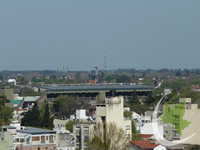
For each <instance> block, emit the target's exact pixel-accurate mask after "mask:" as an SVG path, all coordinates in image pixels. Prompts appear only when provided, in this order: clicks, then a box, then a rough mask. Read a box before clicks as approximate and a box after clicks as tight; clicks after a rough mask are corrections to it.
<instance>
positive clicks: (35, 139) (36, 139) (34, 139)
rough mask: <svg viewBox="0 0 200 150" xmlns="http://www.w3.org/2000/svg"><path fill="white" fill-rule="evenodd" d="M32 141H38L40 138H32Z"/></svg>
mask: <svg viewBox="0 0 200 150" xmlns="http://www.w3.org/2000/svg"><path fill="white" fill-rule="evenodd" d="M32 141H40V137H39V136H35V137H32Z"/></svg>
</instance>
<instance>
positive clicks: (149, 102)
mask: <svg viewBox="0 0 200 150" xmlns="http://www.w3.org/2000/svg"><path fill="white" fill-rule="evenodd" d="M155 100H156V99H155V98H154V97H153V95H152V93H149V94H148V95H147V97H146V99H145V103H146V104H147V105H150V104H151V103H152V102H154V101H155Z"/></svg>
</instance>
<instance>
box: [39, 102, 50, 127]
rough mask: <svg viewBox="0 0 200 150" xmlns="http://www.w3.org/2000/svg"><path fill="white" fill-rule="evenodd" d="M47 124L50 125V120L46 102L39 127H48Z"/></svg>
mask: <svg viewBox="0 0 200 150" xmlns="http://www.w3.org/2000/svg"><path fill="white" fill-rule="evenodd" d="M49 125H50V122H49V105H48V104H46V107H45V112H44V115H43V119H42V123H41V127H43V128H49Z"/></svg>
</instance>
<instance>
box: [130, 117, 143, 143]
mask: <svg viewBox="0 0 200 150" xmlns="http://www.w3.org/2000/svg"><path fill="white" fill-rule="evenodd" d="M131 127H132V140H133V141H136V140H142V137H141V134H139V133H137V131H136V126H135V122H134V120H131Z"/></svg>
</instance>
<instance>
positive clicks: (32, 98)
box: [24, 96, 40, 102]
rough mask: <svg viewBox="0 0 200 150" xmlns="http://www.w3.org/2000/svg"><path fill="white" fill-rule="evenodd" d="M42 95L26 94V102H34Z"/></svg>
mask: <svg viewBox="0 0 200 150" xmlns="http://www.w3.org/2000/svg"><path fill="white" fill-rule="evenodd" d="M39 97H40V96H26V97H24V102H34V101H36V100H37V99H38V98H39Z"/></svg>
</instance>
